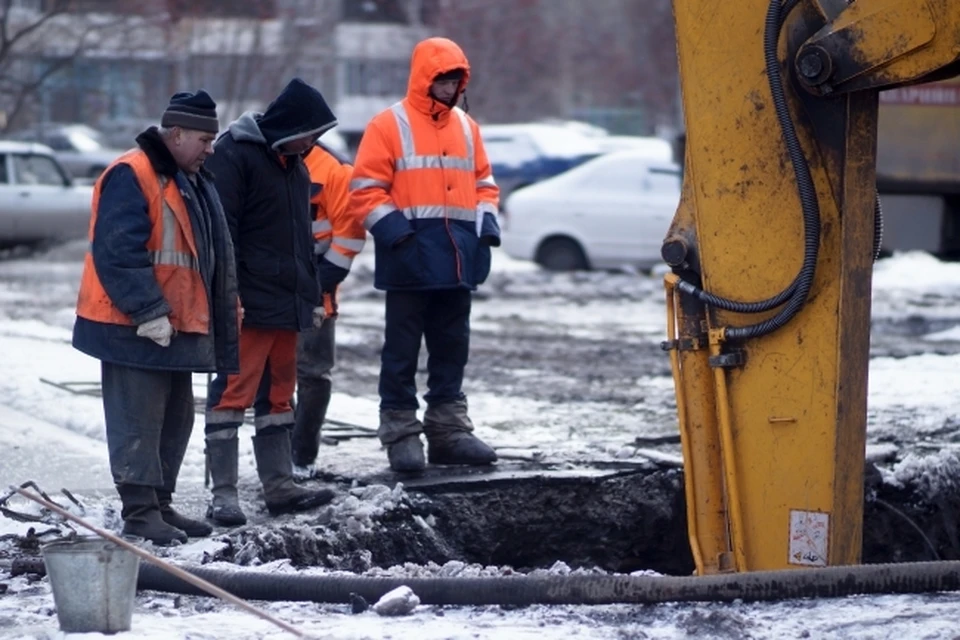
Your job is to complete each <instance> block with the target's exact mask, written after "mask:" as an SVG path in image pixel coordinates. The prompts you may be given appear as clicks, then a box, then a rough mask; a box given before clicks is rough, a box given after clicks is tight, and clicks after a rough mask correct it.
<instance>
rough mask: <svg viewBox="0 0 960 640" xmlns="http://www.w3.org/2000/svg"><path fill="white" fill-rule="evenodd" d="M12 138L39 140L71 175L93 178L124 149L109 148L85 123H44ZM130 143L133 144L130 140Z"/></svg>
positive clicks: (26, 140)
mask: <svg viewBox="0 0 960 640" xmlns="http://www.w3.org/2000/svg"><path fill="white" fill-rule="evenodd" d="M11 138H12V139H14V140H21V141H24V142H39V143H40V144H44V145H46V146H48V147H50V148H51V149H53V151H54V152H55V153H56V156H57V160H59V161H60V164H61V165H62V166H63V167H64V168H65V169H66V170H67V171H68V172H69V173H70V175H71V176H73V177H74V178H87V179H95V178H97V177H99V176H100V174H101V173H103V170H104V169H106V168H107V166H108V165H109V164H110V163H111V162H113V160H114V159H115V158H116V157H117V156H119V155H120V154H121V153H123V152H124V151H125V149H114V148H112V147H111V146H110V145H109V144H108V143H107V142H106V139H105V138H104V135H103V134H102V133H101V132H100V131H97V130H96V129H94V128H93V127H88V126H87V125H85V124H64V125H51V124H46V125H43V126H41V127H37V128H36V129H28V130H25V131H21V132H19V133H17V134H15V135H13V136H11ZM130 146H133V145H132V144H131V145H130Z"/></svg>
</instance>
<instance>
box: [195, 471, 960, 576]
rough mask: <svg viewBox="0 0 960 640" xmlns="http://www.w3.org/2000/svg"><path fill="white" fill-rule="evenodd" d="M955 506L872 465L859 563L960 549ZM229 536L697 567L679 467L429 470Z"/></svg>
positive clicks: (322, 545) (382, 558)
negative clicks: (398, 491)
mask: <svg viewBox="0 0 960 640" xmlns="http://www.w3.org/2000/svg"><path fill="white" fill-rule="evenodd" d="M381 488H382V487H381ZM957 513H960V491H957V490H955V489H946V490H944V491H942V492H940V493H939V494H937V495H935V496H933V497H930V496H929V492H928V491H927V489H926V488H921V487H910V486H892V485H887V484H883V483H880V482H877V479H876V477H875V475H874V476H872V477H871V476H868V482H867V488H866V495H865V506H864V537H863V562H865V563H881V562H907V561H923V560H933V559H941V560H951V559H958V558H960V537H958V522H957ZM227 538H228V540H229V544H228V545H227V546H226V548H225V549H224V550H223V551H221V552H219V553H217V554H216V557H213V558H211V559H216V560H227V561H231V562H235V563H238V564H251V563H254V564H258V563H260V562H269V561H273V560H279V559H284V558H288V559H289V560H290V561H291V562H292V563H293V564H294V565H295V566H301V567H303V566H317V567H325V568H329V569H336V570H347V571H353V572H360V573H362V572H368V571H370V570H373V569H375V568H378V567H379V568H381V569H387V568H390V567H395V566H397V565H406V566H407V567H408V568H409V567H410V565H411V564H412V565H422V566H432V565H440V566H443V565H445V564H447V563H450V562H451V561H453V562H454V563H455V565H456V566H461V565H463V564H467V565H482V566H485V567H490V566H495V567H511V568H512V569H513V570H516V571H521V572H526V571H530V570H534V569H546V568H550V567H553V566H554V565H555V564H556V563H558V562H562V563H565V564H566V565H568V566H569V567H571V568H573V569H576V568H583V569H594V568H598V569H601V570H604V571H607V572H618V573H629V572H633V571H638V570H653V571H656V572H659V573H663V574H669V575H690V574H691V572H692V571H693V569H694V565H693V559H692V557H691V553H690V549H689V545H688V539H687V533H686V517H685V510H684V494H683V475H682V471H681V470H679V469H667V470H664V469H657V470H652V471H651V470H633V471H609V470H608V471H597V470H594V472H592V473H585V472H582V471H581V472H580V473H579V474H578V473H560V474H554V475H551V474H541V475H533V476H529V475H527V476H524V475H523V474H517V473H513V474H511V473H503V474H502V475H501V476H500V477H493V478H488V479H486V478H485V479H482V480H477V479H475V478H467V479H465V480H464V479H456V478H453V479H441V480H434V481H428V482H423V483H421V484H420V485H419V486H415V487H407V493H406V495H405V496H404V497H403V498H402V499H401V500H400V501H398V502H397V503H396V504H395V505H394V506H393V507H392V508H390V509H388V510H385V511H383V512H382V513H379V514H377V515H375V516H374V517H372V518H370V521H369V524H368V525H366V526H362V525H359V524H357V523H356V522H352V523H351V522H348V523H347V524H344V523H342V522H336V521H335V520H333V519H332V518H331V517H330V514H329V513H327V514H321V515H320V517H318V518H317V520H316V521H315V522H310V523H307V524H299V525H298V526H290V525H282V526H279V527H277V526H275V525H257V526H250V527H247V528H245V529H242V530H239V531H236V532H233V533H229V534H228V535H227ZM435 569H436V570H437V571H441V569H439V568H436V567H435Z"/></svg>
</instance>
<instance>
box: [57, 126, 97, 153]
mask: <svg viewBox="0 0 960 640" xmlns="http://www.w3.org/2000/svg"><path fill="white" fill-rule="evenodd" d="M64 134H65V135H66V136H67V139H68V140H70V146H72V147H73V148H74V149H76V150H77V151H82V152H88V151H100V150H101V149H103V148H104V147H106V145H105V144H104V143H103V135H102V134H101V133H100V132H99V131H96V130H94V129H89V130H88V129H85V128H84V129H67V130H66V131H64Z"/></svg>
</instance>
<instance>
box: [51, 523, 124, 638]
mask: <svg viewBox="0 0 960 640" xmlns="http://www.w3.org/2000/svg"><path fill="white" fill-rule="evenodd" d="M41 552H42V554H43V563H44V564H45V565H46V567H47V576H48V577H49V579H50V587H51V588H52V589H53V602H54V604H55V605H56V608H57V619H58V620H59V621H60V629H61V630H62V631H64V632H66V633H87V632H98V633H115V632H118V631H129V630H130V620H131V618H132V617H133V604H134V600H135V597H136V593H137V572H138V570H139V569H140V558H138V557H137V556H136V555H134V554H133V553H131V552H130V551H128V550H126V549H124V548H122V547H120V546H118V545H116V544H114V543H112V542H109V541H107V540H103V539H102V538H95V537H81V538H76V539H72V540H59V541H56V542H51V543H49V544H46V545H44V546H43V547H42V548H41Z"/></svg>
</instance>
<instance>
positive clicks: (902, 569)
mask: <svg viewBox="0 0 960 640" xmlns="http://www.w3.org/2000/svg"><path fill="white" fill-rule="evenodd" d="M18 567H19V568H18ZM180 568H182V569H184V570H185V571H189V572H190V573H192V574H194V575H195V576H198V577H200V578H203V579H204V580H207V581H208V582H212V583H213V584H215V585H217V586H218V587H220V588H222V589H225V590H226V591H229V592H230V593H232V594H233V595H235V596H237V597H239V598H244V599H247V600H266V601H287V602H322V603H348V602H350V601H351V596H352V595H353V594H356V595H359V596H362V597H363V598H364V599H365V600H367V601H368V602H375V601H377V600H378V599H380V598H381V597H382V596H383V595H384V594H386V593H387V592H389V591H392V590H393V589H395V588H397V587H400V586H404V585H405V586H408V587H410V588H411V589H412V590H413V592H414V593H416V594H417V596H418V597H419V598H420V601H421V602H422V603H423V604H436V605H492V604H499V605H532V604H556V605H564V604H566V605H602V604H652V603H658V602H731V601H733V600H743V601H748V602H757V601H770V600H788V599H794V598H839V597H845V596H850V595H869V594H899V593H929V592H936V591H957V590H960V561H949V562H911V563H896V564H866V565H849V566H841V567H824V568H804V569H794V570H783V571H756V572H748V573H726V574H718V575H709V576H683V577H672V576H628V575H573V576H546V577H532V576H524V575H517V576H507V577H490V578H368V577H361V576H353V575H322V576H317V575H304V574H288V573H283V574H278V573H260V572H256V571H247V570H234V569H229V570H221V569H211V568H209V567H193V566H181V567H180ZM26 572H30V573H39V574H41V575H42V574H43V573H45V568H44V565H43V561H42V560H41V559H39V558H35V559H29V560H17V561H15V562H14V575H16V574H17V573H26ZM137 588H138V589H141V590H148V591H163V592H168V593H181V594H188V595H208V594H207V593H206V592H204V591H201V590H200V589H198V588H197V587H195V586H194V585H192V584H189V583H187V582H185V581H184V580H182V579H180V578H178V577H176V576H174V575H172V574H170V573H167V572H165V571H164V570H163V569H161V568H159V567H157V566H154V565H152V564H147V563H141V564H140V573H139V576H138V578H137Z"/></svg>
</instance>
